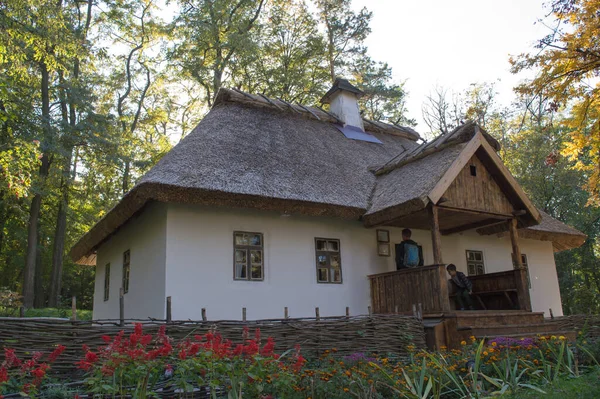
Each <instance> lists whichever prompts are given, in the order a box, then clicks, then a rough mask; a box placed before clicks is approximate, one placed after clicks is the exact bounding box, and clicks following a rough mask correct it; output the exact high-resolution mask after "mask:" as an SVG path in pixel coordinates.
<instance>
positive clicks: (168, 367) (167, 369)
mask: <svg viewBox="0 0 600 399" xmlns="http://www.w3.org/2000/svg"><path fill="white" fill-rule="evenodd" d="M165 371H166V372H167V373H172V372H173V366H171V365H170V364H167V365H166V366H165Z"/></svg>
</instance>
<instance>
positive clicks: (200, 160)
mask: <svg viewBox="0 0 600 399" xmlns="http://www.w3.org/2000/svg"><path fill="white" fill-rule="evenodd" d="M363 122H364V126H365V130H366V131H368V132H369V133H371V134H373V135H374V136H375V137H376V138H377V139H379V140H380V141H381V144H379V143H370V142H365V141H359V140H351V139H348V138H346V137H344V135H343V134H342V133H341V132H340V131H339V130H338V129H337V128H336V127H335V126H334V124H339V123H340V121H339V120H338V119H337V117H336V116H335V115H333V114H331V113H330V112H328V111H325V110H323V109H321V108H315V107H306V106H303V105H300V104H290V103H287V102H285V101H283V100H279V99H272V98H268V97H265V96H262V95H254V94H248V93H244V92H241V91H238V90H228V89H221V90H220V91H219V93H218V95H217V98H216V100H215V106H214V107H213V109H212V110H211V111H210V112H209V113H208V115H206V117H205V118H204V119H203V120H202V121H201V122H200V124H199V125H198V126H197V127H196V128H195V129H194V131H193V132H192V133H191V134H189V135H188V136H187V137H186V138H185V139H184V140H182V141H181V142H180V143H179V144H178V145H177V146H175V147H174V148H173V149H172V150H171V151H170V152H169V153H168V154H167V155H165V156H164V157H163V159H161V160H160V161H159V162H158V163H157V164H156V165H155V166H154V167H153V168H152V169H151V170H150V171H149V172H148V173H147V174H146V175H145V176H143V177H142V179H141V180H140V181H139V182H138V184H137V185H136V186H135V187H134V188H133V189H132V190H131V191H130V192H129V193H127V194H126V195H125V196H124V198H123V199H122V200H121V202H119V204H117V206H115V207H114V208H113V209H112V210H111V211H110V212H108V213H107V214H106V215H105V216H104V218H102V219H101V220H100V221H99V222H98V223H97V224H96V225H95V226H94V227H93V228H92V229H91V230H90V231H89V232H88V233H87V234H86V235H84V236H83V237H82V238H81V239H80V240H79V241H78V242H77V243H76V244H75V246H74V247H73V248H72V249H71V258H72V259H73V260H74V261H76V262H77V263H80V264H88V265H93V264H95V250H96V248H98V246H99V245H100V244H102V243H103V242H104V241H105V240H107V239H108V238H109V237H110V235H111V234H114V233H115V231H117V230H118V229H119V228H120V227H121V226H122V225H123V224H124V223H126V222H127V221H128V220H129V219H130V218H131V217H133V216H135V215H136V213H138V212H141V211H142V210H143V208H144V206H145V205H146V204H147V203H148V202H149V201H161V202H176V203H191V204H202V205H208V206H222V207H230V208H253V209H260V210H269V211H279V212H283V213H287V214H303V215H311V216H334V217H341V218H348V219H353V220H359V219H361V218H363V217H367V218H368V217H371V216H372V215H374V214H377V215H378V217H385V215H387V214H388V213H391V214H394V215H395V216H398V212H397V210H398V208H402V209H403V211H404V212H407V211H411V210H415V211H417V210H420V209H422V208H423V207H424V205H426V203H427V198H426V196H427V193H429V192H430V190H431V189H432V188H433V187H434V186H435V185H436V183H437V182H438V181H439V180H440V178H441V176H442V175H443V174H444V173H445V172H446V170H448V168H449V167H450V165H451V164H452V163H453V162H454V160H455V159H456V158H457V157H458V156H459V155H460V154H461V151H462V149H464V148H465V147H466V144H465V143H468V142H469V141H470V140H472V139H473V137H475V135H477V134H479V133H481V134H482V135H483V137H484V138H485V140H486V141H487V142H488V143H489V144H490V146H491V147H492V148H493V149H496V150H497V149H498V148H499V144H498V142H497V141H496V140H494V139H493V138H491V137H490V136H489V135H488V134H487V133H485V132H484V131H482V130H480V129H479V127H478V126H477V125H476V124H474V123H472V122H469V123H466V124H465V125H463V126H461V127H459V128H457V129H455V130H454V131H452V132H450V133H448V134H445V135H442V136H440V137H438V138H437V139H435V140H433V141H432V142H430V143H423V144H421V145H418V144H417V143H416V141H417V140H418V139H419V138H420V137H419V135H418V133H417V132H415V131H414V130H412V129H410V128H407V127H401V126H395V125H390V124H386V123H382V122H375V121H369V120H363ZM492 151H493V150H492ZM537 227H538V230H537V231H538V232H539V231H547V229H553V228H554V227H556V224H547V225H545V226H537ZM551 231H553V230H551Z"/></svg>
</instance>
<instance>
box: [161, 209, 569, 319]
mask: <svg viewBox="0 0 600 399" xmlns="http://www.w3.org/2000/svg"><path fill="white" fill-rule="evenodd" d="M386 229H387V230H389V231H390V241H391V256H390V257H381V256H378V255H377V245H376V238H375V237H376V236H375V229H372V230H369V229H365V228H364V227H363V225H362V223H360V222H352V221H343V220H339V219H332V218H311V217H299V216H291V217H282V216H281V215H280V214H278V213H271V212H259V211H243V210H227V209H211V208H204V207H195V206H184V205H172V204H170V205H169V206H168V212H167V229H166V230H167V254H166V256H167V271H166V294H165V295H167V296H171V297H172V301H173V318H177V319H188V318H190V319H200V318H201V308H206V309H207V315H208V317H209V319H213V320H214V319H234V320H236V319H240V318H241V314H242V308H243V307H245V308H246V309H247V318H248V319H261V318H280V317H283V312H284V310H283V309H284V307H286V306H287V307H288V308H289V314H290V317H307V316H313V315H314V314H315V307H319V308H320V314H321V316H334V315H342V314H344V312H345V308H346V306H349V307H350V312H351V313H352V314H364V313H366V312H367V307H368V305H369V303H370V299H369V295H370V293H369V284H368V279H367V276H368V275H369V274H374V273H381V272H385V271H392V270H395V264H394V244H395V243H399V242H400V241H401V229H399V228H386ZM234 231H249V232H260V233H263V234H264V242H265V248H264V249H265V253H264V262H265V279H264V281H261V282H245V281H234V280H233V232H234ZM315 237H323V238H337V239H339V240H340V246H341V258H342V273H343V284H318V283H317V282H316V267H315V248H314V239H315ZM413 239H414V240H415V241H417V242H418V243H420V244H421V245H422V246H423V250H424V257H425V264H431V263H432V262H433V259H432V253H431V235H430V232H429V231H423V230H414V231H413ZM520 245H521V251H522V252H523V253H524V254H526V255H527V257H528V261H529V267H530V271H531V279H532V288H531V291H530V292H531V301H532V307H533V310H534V311H544V312H546V313H547V312H548V309H549V308H552V310H553V312H554V314H555V315H560V314H562V308H561V302H560V292H559V289H558V279H557V276H556V268H555V264H554V254H553V252H552V244H551V243H550V242H542V241H534V240H520ZM467 249H470V250H480V251H483V253H484V259H485V267H486V272H488V273H492V272H498V271H503V270H509V269H511V268H512V261H511V245H510V241H509V239H508V238H507V237H503V238H498V237H497V236H479V235H477V234H476V233H474V232H467V233H464V234H456V235H452V236H444V237H442V252H443V259H444V262H445V263H455V264H456V265H457V267H458V268H459V270H462V271H464V272H466V256H465V250H467ZM163 303H164V300H163Z"/></svg>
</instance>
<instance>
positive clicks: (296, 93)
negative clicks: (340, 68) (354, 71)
mask: <svg viewBox="0 0 600 399" xmlns="http://www.w3.org/2000/svg"><path fill="white" fill-rule="evenodd" d="M258 23H259V24H260V29H256V30H255V31H254V36H255V38H254V39H253V41H254V43H256V46H257V47H256V51H255V52H254V54H253V55H252V56H251V57H250V56H249V57H248V58H247V62H246V63H245V65H244V66H242V67H241V68H237V69H236V72H237V74H236V75H235V76H233V77H232V79H233V82H234V85H235V86H236V87H240V88H242V89H244V90H247V91H250V92H255V93H256V92H258V93H263V94H265V95H267V96H270V97H276V98H281V99H283V100H285V101H289V102H300V103H309V104H315V103H317V102H318V100H319V99H320V97H321V96H322V95H323V93H324V88H326V87H327V82H328V80H329V75H328V73H327V67H326V64H325V62H324V60H325V59H326V54H325V41H324V39H323V37H322V35H321V33H320V32H319V29H318V25H317V22H316V20H315V19H314V17H313V16H312V15H311V13H310V11H309V10H308V7H307V5H306V2H305V1H304V0H296V1H286V0H274V1H272V2H270V3H269V4H268V5H267V6H266V7H265V10H264V11H263V16H262V17H261V18H260V19H259V21H258Z"/></svg>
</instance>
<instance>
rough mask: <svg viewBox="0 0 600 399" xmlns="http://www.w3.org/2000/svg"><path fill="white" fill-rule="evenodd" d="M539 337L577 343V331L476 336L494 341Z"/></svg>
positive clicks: (476, 336)
mask: <svg viewBox="0 0 600 399" xmlns="http://www.w3.org/2000/svg"><path fill="white" fill-rule="evenodd" d="M538 335H541V336H544V337H548V336H553V335H554V336H556V337H560V336H561V335H562V336H564V337H566V338H567V339H568V340H569V341H571V342H575V341H576V340H577V332H575V331H543V332H539V333H526V332H523V333H513V334H497V335H477V334H474V336H475V338H477V339H484V338H485V339H488V340H491V339H494V338H496V337H506V338H515V339H519V338H537V336H538Z"/></svg>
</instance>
